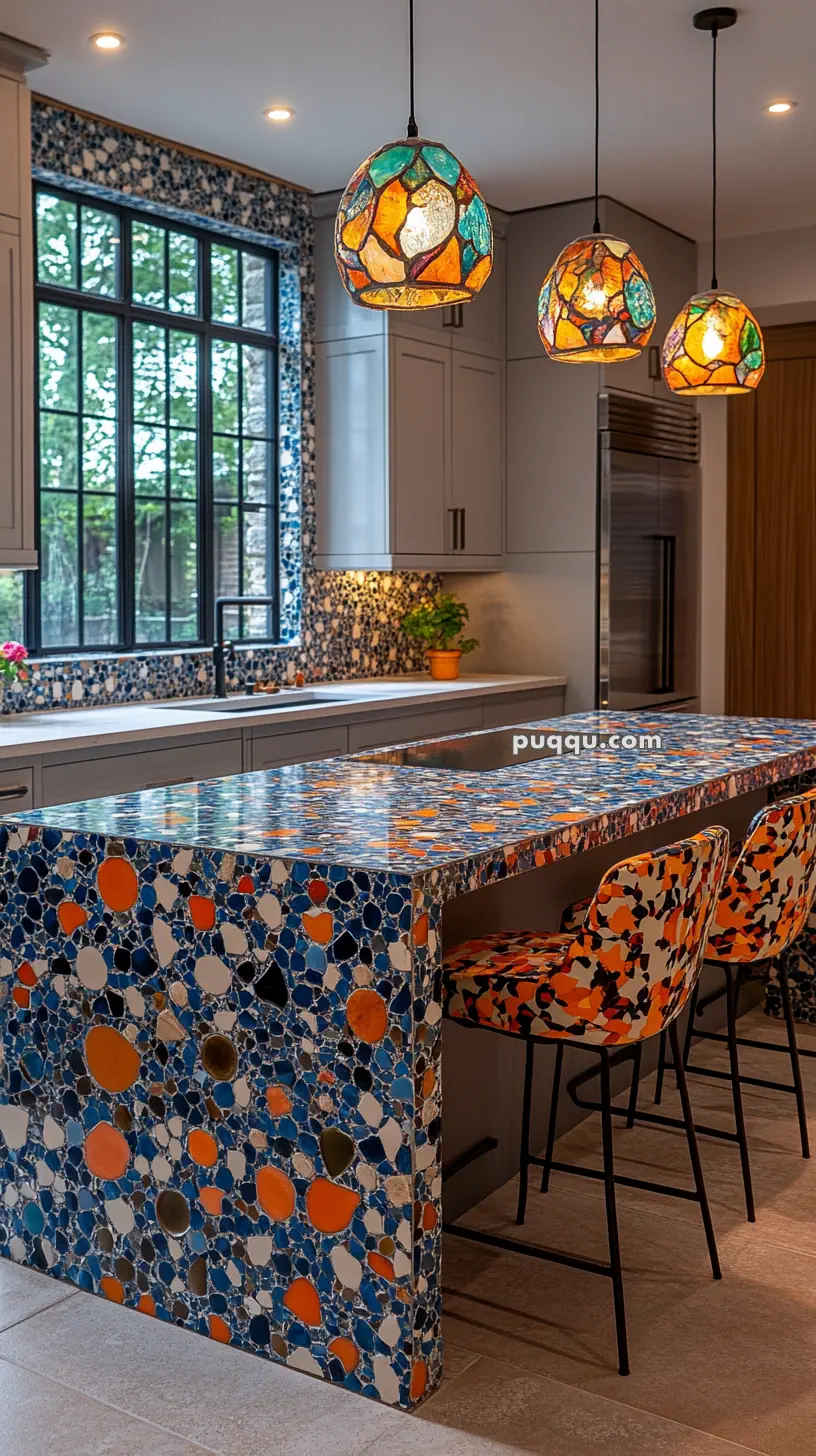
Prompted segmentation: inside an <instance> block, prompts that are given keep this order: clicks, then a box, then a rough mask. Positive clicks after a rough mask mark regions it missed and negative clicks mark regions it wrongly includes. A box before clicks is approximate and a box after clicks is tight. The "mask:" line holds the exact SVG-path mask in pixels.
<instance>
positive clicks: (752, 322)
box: [663, 5, 765, 395]
mask: <svg viewBox="0 0 816 1456" xmlns="http://www.w3.org/2000/svg"><path fill="white" fill-rule="evenodd" d="M736 23H737V12H736V10H734V9H732V8H731V7H730V6H722V5H721V6H716V7H715V8H714V9H710V10H700V11H699V12H698V13H697V15H695V17H694V25H695V29H697V30H707V31H708V32H709V33H710V35H711V38H712V74H711V142H712V146H711V161H712V168H711V171H712V188H711V198H712V209H711V211H712V219H711V221H712V226H711V238H712V241H711V250H712V253H711V257H712V264H711V267H712V278H711V289H710V291H709V292H707V293H696V294H695V295H694V297H693V298H690V299H689V301H688V303H687V304H686V306H685V308H684V309H683V310H682V312H681V313H679V314H678V315H677V318H676V319H675V321H674V323H673V324H672V326H671V328H670V329H669V332H668V334H667V335H666V342H665V343H664V345H663V377H664V379H665V381H666V383H667V384H668V386H669V389H672V390H673V391H674V393H675V394H694V395H719V394H750V392H751V390H753V389H756V387H757V385H758V384H759V382H760V380H761V378H762V376H763V374H764V372H765V347H764V344H763V342H762V330H761V329H760V327H759V324H758V323H757V321H756V319H755V318H754V315H753V314H752V313H751V310H750V309H749V308H748V307H746V305H745V304H744V303H741V302H740V300H739V299H738V298H736V297H735V296H734V294H733V293H726V292H724V291H723V290H722V289H720V286H719V283H718V280H717V38H718V36H719V33H720V31H721V30H730V28H731V26H732V25H736Z"/></svg>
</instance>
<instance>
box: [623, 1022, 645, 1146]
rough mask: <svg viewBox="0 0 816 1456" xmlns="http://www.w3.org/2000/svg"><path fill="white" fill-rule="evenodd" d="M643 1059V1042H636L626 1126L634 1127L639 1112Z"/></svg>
mask: <svg viewBox="0 0 816 1456" xmlns="http://www.w3.org/2000/svg"><path fill="white" fill-rule="evenodd" d="M642 1060H643V1042H642V1041H639V1042H636V1043H635V1053H634V1056H633V1058H632V1085H631V1087H630V1089H629V1112H628V1116H627V1118H626V1126H627V1127H634V1125H635V1113H636V1112H637V1100H638V1092H639V1090H640V1064H641V1061H642Z"/></svg>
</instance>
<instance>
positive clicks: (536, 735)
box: [354, 727, 599, 773]
mask: <svg viewBox="0 0 816 1456" xmlns="http://www.w3.org/2000/svg"><path fill="white" fill-rule="evenodd" d="M587 739H588V741H586V740H587ZM593 740H594V741H593ZM598 746H599V740H598V739H596V738H595V737H594V735H592V736H590V735H586V736H582V735H581V734H580V733H575V734H569V733H555V732H552V731H549V732H548V731H543V732H533V731H531V730H529V729H525V728H523V727H515V728H493V729H490V730H488V731H486V732H484V733H467V734H464V735H463V736H462V737H460V738H432V739H430V740H429V741H428V742H425V743H409V744H407V745H406V746H405V747H403V748H380V749H377V751H376V752H372V753H357V754H355V755H354V757H355V759H358V760H359V759H362V760H363V762H365V763H387V764H391V765H393V766H394V767H396V768H426V769H442V770H443V771H446V770H447V771H449V772H451V773H489V772H490V771H491V770H492V769H497V768H511V767H512V766H513V764H516V763H530V762H532V761H534V760H535V759H541V758H572V757H574V756H575V755H576V754H578V753H586V752H588V751H589V750H591V749H592V748H595V747H598Z"/></svg>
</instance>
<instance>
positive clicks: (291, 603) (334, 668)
mask: <svg viewBox="0 0 816 1456" xmlns="http://www.w3.org/2000/svg"><path fill="white" fill-rule="evenodd" d="M32 142H33V146H32V158H33V166H34V171H35V174H36V176H38V177H39V178H40V179H41V180H44V181H50V182H55V183H59V184H60V185H63V186H74V187H81V188H82V189H83V190H84V191H91V192H96V193H97V194H99V195H102V196H107V197H109V198H113V199H114V200H115V199H116V198H117V197H120V196H122V195H125V196H127V198H128V200H129V201H130V202H131V203H132V204H135V205H141V206H144V207H145V208H146V210H148V211H149V210H155V211H161V212H162V213H164V214H168V213H169V214H171V215H175V216H177V217H181V218H184V217H188V218H189V217H191V216H192V217H195V219H196V220H197V221H198V222H200V223H204V224H207V223H209V224H211V225H217V226H218V227H219V228H220V229H224V230H226V231H228V232H232V233H233V234H234V235H235V236H236V237H243V238H247V237H248V236H250V237H251V236H252V235H253V234H255V235H256V236H257V235H262V236H263V237H264V239H265V240H266V241H267V242H268V241H269V240H270V239H273V240H274V241H275V244H276V246H278V247H279V249H280V252H281V290H282V297H283V298H284V300H285V301H288V306H286V307H285V308H284V310H283V313H284V319H283V323H282V334H281V400H282V407H281V451H280V455H281V487H280V489H281V519H282V521H283V522H284V528H283V531H282V537H281V601H282V612H281V616H282V634H283V637H284V639H285V641H286V644H287V645H284V646H282V647H266V646H260V647H255V648H248V649H241V650H240V651H239V652H238V653H237V654H236V657H235V659H234V661H233V676H232V682H233V686H235V687H239V686H240V685H241V684H243V683H244V682H248V681H252V680H265V681H277V682H282V681H284V680H286V678H287V677H292V676H294V674H295V673H296V672H302V673H303V674H304V675H305V677H306V678H307V680H309V681H314V680H318V679H323V680H327V679H335V680H336V679H338V678H346V677H368V676H378V675H382V674H399V673H406V672H411V671H415V670H417V669H418V668H420V667H422V666H423V662H422V661H421V659H420V658H419V657H418V655H417V653H416V649H415V648H412V646H411V644H410V643H409V642H408V641H407V639H405V637H404V636H403V634H402V632H401V629H400V620H401V618H402V616H403V615H404V613H405V612H406V611H407V610H408V609H409V607H411V606H413V605H414V604H415V603H416V601H417V599H418V597H419V596H420V595H422V594H424V593H427V592H428V591H430V590H432V589H433V588H434V587H435V586H436V584H437V578H435V577H434V576H432V575H429V574H420V573H416V574H414V573H410V574H401V575H393V576H390V575H385V574H380V573H370V572H369V573H366V574H365V576H364V577H363V576H362V574H361V573H341V572H317V571H315V570H314V569H313V566H312V562H313V559H314V549H315V461H314V455H315V424H314V420H315V410H314V347H313V340H314V261H313V219H312V206H311V200H310V198H309V196H308V195H307V194H306V193H304V192H301V191H299V190H298V189H296V188H294V187H289V186H287V185H286V184H285V183H281V182H275V181H273V180H272V179H270V178H262V177H257V176H254V175H252V174H250V173H247V172H244V171H242V170H241V169H240V168H239V167H231V166H230V165H229V164H228V163H219V162H215V161H209V160H207V159H205V158H202V157H199V156H196V155H194V154H192V153H189V152H186V151H184V150H182V149H181V148H179V147H176V146H173V145H172V144H170V143H165V142H162V141H158V140H155V139H153V138H149V137H146V136H141V135H139V134H138V133H135V132H132V131H128V130H125V129H124V128H122V127H119V126H117V125H116V124H115V123H113V122H107V121H100V120H98V119H94V118H92V117H87V116H83V115H80V114H79V113H77V112H74V111H71V110H70V109H68V108H66V107H63V106H60V105H57V104H54V103H51V102H48V101H46V100H43V99H35V102H34V107H33V136H32ZM212 686H213V684H212V656H211V653H210V652H209V651H208V650H205V649H193V650H185V651H175V652H172V651H171V652H164V653H143V654H129V655H128V656H126V657H120V658H116V657H111V656H99V657H87V656H82V655H74V656H71V657H66V658H59V659H55V658H47V659H42V660H41V661H37V662H35V663H33V664H32V666H31V669H30V675H29V678H28V681H27V682H25V683H21V684H17V685H16V686H15V688H13V689H6V691H5V692H4V693H3V692H2V691H0V713H2V714H9V713H17V712H30V711H32V710H35V709H40V710H41V709H44V708H65V707H72V706H73V707H80V706H82V707H87V706H88V705H89V704H91V703H100V704H101V703H124V702H139V701H149V700H151V699H155V698H170V697H190V696H207V695H208V694H209V693H211V692H212Z"/></svg>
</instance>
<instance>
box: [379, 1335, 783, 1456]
mask: <svg viewBox="0 0 816 1456" xmlns="http://www.w3.org/2000/svg"><path fill="white" fill-rule="evenodd" d="M485 1359H487V1360H490V1361H492V1362H493V1363H494V1364H496V1365H506V1366H508V1368H510V1362H509V1361H508V1360H504V1359H502V1357H501V1356H493V1355H487V1356H485V1355H478V1356H477V1358H476V1363H478V1362H479V1361H481V1360H485ZM520 1368H521V1369H523V1370H524V1371H525V1373H526V1374H528V1375H535V1376H537V1377H538V1378H540V1379H541V1380H542V1381H546V1383H547V1384H548V1385H557V1386H559V1387H560V1389H562V1390H574V1391H575V1392H576V1393H577V1394H578V1395H583V1396H586V1397H588V1399H589V1400H600V1401H608V1403H609V1404H610V1405H615V1406H620V1407H622V1409H623V1410H628V1411H631V1412H632V1414H633V1415H636V1416H645V1417H647V1418H648V1419H650V1420H655V1421H663V1422H665V1424H666V1425H669V1426H674V1427H675V1428H676V1429H677V1430H680V1431H689V1432H690V1433H691V1434H692V1435H695V1436H704V1437H707V1438H708V1439H709V1440H712V1441H721V1442H722V1444H723V1445H724V1446H730V1447H731V1448H732V1450H733V1451H734V1452H735V1453H736V1456H772V1453H771V1452H769V1451H762V1450H760V1448H759V1447H758V1446H745V1445H743V1444H741V1443H740V1442H739V1441H732V1440H731V1439H730V1438H729V1437H728V1436H718V1435H717V1434H716V1432H715V1431H705V1430H703V1429H702V1428H701V1427H700V1426H690V1425H688V1424H687V1422H686V1421H678V1420H675V1418H674V1417H673V1416H664V1415H662V1414H661V1412H660V1411H652V1410H649V1409H647V1408H646V1407H645V1406H639V1405H630V1403H629V1402H628V1401H626V1400H618V1399H617V1398H616V1397H615V1396H614V1395H604V1394H602V1393H601V1392H600V1391H597V1390H585V1389H584V1387H583V1386H582V1385H573V1384H572V1382H571V1381H569V1380H562V1379H561V1378H560V1377H559V1376H557V1375H543V1374H542V1372H541V1371H540V1370H535V1371H534V1370H532V1368H531V1367H528V1366H526V1365H524V1366H521V1367H520ZM472 1370H473V1366H472V1365H469V1366H468V1367H467V1370H462V1371H461V1372H460V1373H459V1375H454V1376H453V1377H452V1379H451V1380H450V1381H449V1382H448V1384H447V1385H446V1386H444V1387H442V1386H440V1388H439V1390H435V1391H434V1393H433V1395H432V1396H431V1398H430V1400H429V1401H427V1402H426V1403H425V1405H423V1406H422V1407H420V1409H421V1410H425V1409H427V1407H428V1406H430V1405H432V1404H433V1402H434V1401H435V1400H436V1399H437V1397H438V1396H440V1395H441V1394H442V1393H443V1390H449V1389H450V1387H451V1386H452V1385H455V1384H456V1383H457V1381H459V1380H461V1379H462V1378H463V1377H464V1376H465V1375H469V1374H470V1373H471V1372H472ZM442 1429H445V1430H458V1429H460V1428H459V1427H453V1426H446V1427H443V1428H442ZM368 1449H369V1448H368V1447H366V1450H368ZM360 1456H362V1453H360Z"/></svg>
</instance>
